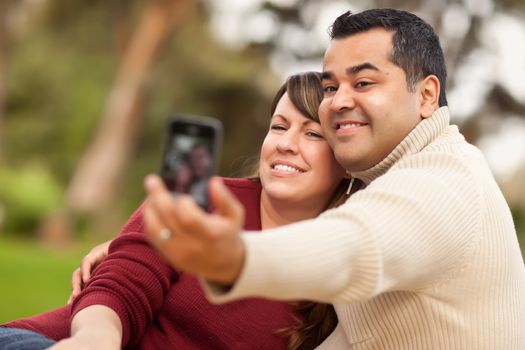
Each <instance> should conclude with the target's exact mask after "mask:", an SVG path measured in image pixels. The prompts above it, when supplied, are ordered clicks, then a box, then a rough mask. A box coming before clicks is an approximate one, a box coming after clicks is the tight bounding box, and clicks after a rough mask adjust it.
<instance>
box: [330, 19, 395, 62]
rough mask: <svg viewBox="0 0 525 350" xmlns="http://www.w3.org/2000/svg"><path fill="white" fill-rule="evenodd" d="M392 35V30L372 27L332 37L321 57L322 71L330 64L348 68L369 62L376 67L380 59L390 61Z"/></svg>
mask: <svg viewBox="0 0 525 350" xmlns="http://www.w3.org/2000/svg"><path fill="white" fill-rule="evenodd" d="M392 35H393V33H392V32H388V31H386V30H383V29H373V30H369V31H366V32H362V33H358V34H354V35H351V36H348V37H344V38H336V39H332V40H331V41H330V43H329V45H328V48H327V49H326V52H325V55H324V58H323V71H326V70H327V69H329V68H330V65H332V64H338V65H339V64H343V65H345V66H347V67H348V68H350V67H354V66H360V65H364V64H369V63H370V64H372V65H374V66H376V67H377V66H378V64H379V62H381V61H383V62H384V61H388V62H391V57H392V49H393V44H392Z"/></svg>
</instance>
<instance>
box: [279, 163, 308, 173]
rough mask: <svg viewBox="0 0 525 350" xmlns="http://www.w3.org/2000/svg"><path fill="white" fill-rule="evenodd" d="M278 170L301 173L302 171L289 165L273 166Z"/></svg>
mask: <svg viewBox="0 0 525 350" xmlns="http://www.w3.org/2000/svg"><path fill="white" fill-rule="evenodd" d="M273 168H274V169H275V170H278V171H285V172H287V173H301V172H302V171H301V170H299V169H297V168H294V167H292V166H289V165H283V164H277V165H275V166H274V167H273Z"/></svg>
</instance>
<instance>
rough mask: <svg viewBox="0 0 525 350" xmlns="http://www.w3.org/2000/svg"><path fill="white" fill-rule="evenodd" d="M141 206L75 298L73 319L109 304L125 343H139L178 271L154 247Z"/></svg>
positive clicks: (176, 277)
mask: <svg viewBox="0 0 525 350" xmlns="http://www.w3.org/2000/svg"><path fill="white" fill-rule="evenodd" d="M142 229H143V224H142V216H141V210H140V209H139V210H138V211H137V212H136V213H135V214H134V215H133V216H132V218H131V219H130V221H129V222H128V223H127V224H126V225H125V226H124V228H123V230H122V232H121V234H120V236H119V237H118V238H116V239H115V240H113V242H112V243H111V245H110V248H109V255H108V257H107V258H106V259H105V260H104V261H103V262H102V263H101V264H100V265H99V266H98V267H97V268H96V269H95V271H94V273H93V276H92V278H91V279H90V281H89V282H88V284H87V286H86V288H85V289H84V290H83V291H82V293H81V294H80V295H79V296H78V297H77V298H76V299H75V301H74V303H73V307H72V313H71V318H73V317H74V315H75V314H76V313H77V312H79V311H80V310H82V309H84V308H86V307H88V306H91V305H105V306H107V307H109V308H111V309H112V310H114V311H115V312H116V313H117V314H118V316H119V318H120V321H121V322H122V329H123V336H122V346H123V347H124V346H126V345H129V344H135V343H137V342H138V341H139V340H140V339H141V338H142V336H143V335H144V332H145V330H146V328H147V326H148V325H149V324H150V323H151V322H152V320H153V317H154V314H155V312H156V311H157V310H159V309H160V308H161V307H162V305H163V303H164V298H165V296H166V294H167V293H168V291H169V288H170V285H171V283H172V282H173V281H176V280H177V279H178V274H177V273H176V271H174V270H173V269H172V268H170V267H169V266H168V265H167V264H166V263H165V261H164V260H163V259H162V258H161V257H160V256H159V255H158V254H157V253H156V251H155V250H154V249H153V248H152V247H150V245H149V244H148V243H147V241H146V238H145V236H144V234H143V232H142Z"/></svg>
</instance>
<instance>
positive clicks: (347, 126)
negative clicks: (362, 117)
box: [339, 123, 361, 129]
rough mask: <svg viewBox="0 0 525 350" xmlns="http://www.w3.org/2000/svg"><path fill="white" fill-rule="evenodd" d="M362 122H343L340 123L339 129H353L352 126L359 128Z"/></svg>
mask: <svg viewBox="0 0 525 350" xmlns="http://www.w3.org/2000/svg"><path fill="white" fill-rule="evenodd" d="M360 126H361V124H358V123H350V124H341V125H339V129H352V128H358V127H360Z"/></svg>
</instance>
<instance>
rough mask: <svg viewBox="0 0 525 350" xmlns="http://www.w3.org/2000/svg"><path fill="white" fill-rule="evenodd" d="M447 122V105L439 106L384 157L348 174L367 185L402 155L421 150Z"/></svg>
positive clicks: (435, 136) (439, 132)
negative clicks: (372, 164) (367, 166)
mask: <svg viewBox="0 0 525 350" xmlns="http://www.w3.org/2000/svg"><path fill="white" fill-rule="evenodd" d="M449 122H450V116H449V111H448V107H441V108H439V109H438V110H436V111H435V112H434V113H433V114H432V116H431V117H430V118H426V119H423V120H422V121H421V122H420V123H419V124H418V125H417V126H416V127H415V128H414V129H413V130H412V131H411V132H410V133H409V134H408V135H407V136H406V137H405V138H404V139H403V141H401V142H400V143H399V144H398V145H397V146H396V148H394V149H393V150H392V152H390V154H389V155H388V156H386V158H385V159H383V160H382V161H381V162H379V163H377V164H376V165H374V166H373V167H371V168H370V169H367V170H363V171H358V172H354V173H351V174H350V175H351V176H352V177H355V178H358V179H360V180H362V181H363V182H365V183H366V184H367V185H368V184H369V183H370V182H372V181H373V180H374V179H376V178H378V177H379V176H381V175H383V174H384V173H386V172H387V171H388V169H390V168H391V167H392V165H394V164H395V163H396V162H397V161H399V160H400V159H401V158H403V157H404V156H406V155H410V154H414V153H417V152H419V151H421V150H422V149H423V148H424V147H425V146H427V145H428V144H430V143H431V142H432V141H433V140H435V139H436V138H437V137H438V136H439V135H441V133H443V131H444V130H445V128H446V127H447V126H448V125H449Z"/></svg>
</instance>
